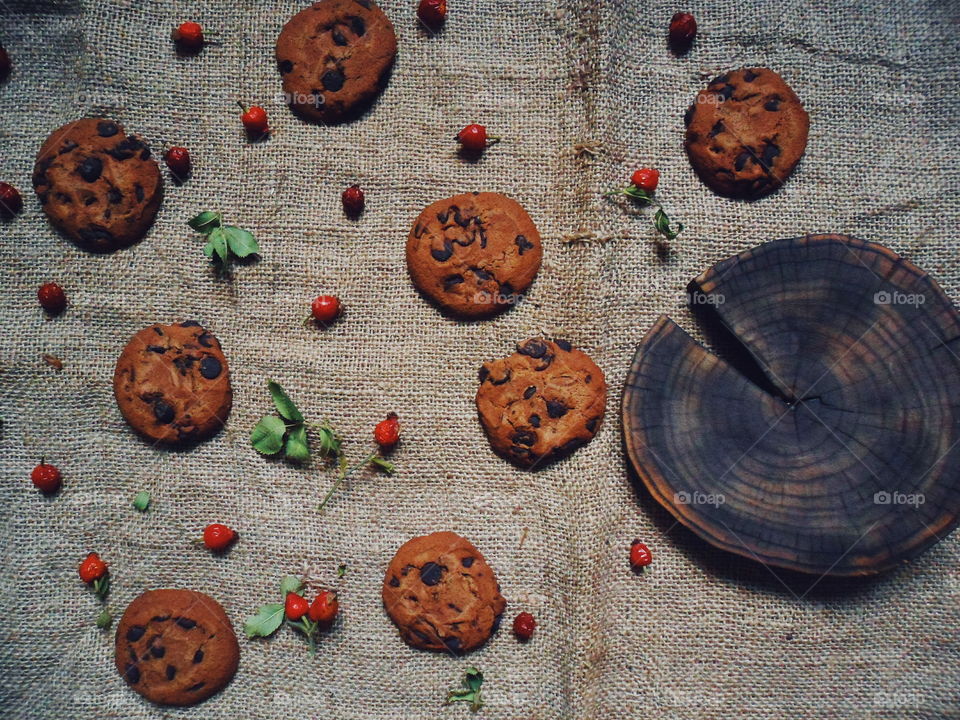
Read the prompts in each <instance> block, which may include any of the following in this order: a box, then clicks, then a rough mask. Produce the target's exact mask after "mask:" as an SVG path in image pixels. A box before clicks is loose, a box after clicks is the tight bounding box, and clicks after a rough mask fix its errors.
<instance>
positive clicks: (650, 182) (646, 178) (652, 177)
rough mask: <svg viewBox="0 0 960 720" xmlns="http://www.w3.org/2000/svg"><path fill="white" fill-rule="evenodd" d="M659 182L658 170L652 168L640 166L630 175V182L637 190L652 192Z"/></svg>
mask: <svg viewBox="0 0 960 720" xmlns="http://www.w3.org/2000/svg"><path fill="white" fill-rule="evenodd" d="M659 182H660V171H659V170H654V169H653V168H640V169H639V170H637V171H636V172H635V173H633V175H631V176H630V183H631V184H632V185H633V186H634V187H635V188H637V189H638V190H643V191H645V192H648V193H651V194H652V193H653V192H654V191H655V190H656V189H657V184H658V183H659Z"/></svg>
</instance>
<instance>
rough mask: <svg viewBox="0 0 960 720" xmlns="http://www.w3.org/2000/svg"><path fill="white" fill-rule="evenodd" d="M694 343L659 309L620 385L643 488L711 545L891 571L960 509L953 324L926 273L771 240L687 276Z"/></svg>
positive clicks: (823, 244) (941, 531)
mask: <svg viewBox="0 0 960 720" xmlns="http://www.w3.org/2000/svg"><path fill="white" fill-rule="evenodd" d="M690 293H691V295H690V302H691V306H692V308H693V309H694V311H695V314H697V315H698V316H700V317H701V319H702V321H703V322H704V324H705V329H709V327H710V326H712V327H720V328H722V333H723V334H724V335H725V336H726V337H727V338H733V339H735V341H736V343H738V344H739V346H740V348H741V350H742V351H743V352H742V353H741V356H742V357H745V358H747V362H743V361H742V360H733V359H730V360H728V359H725V358H724V357H718V356H717V355H714V354H712V353H711V352H709V351H707V350H706V349H704V348H703V347H702V346H701V345H699V344H698V343H697V342H695V341H694V340H693V339H692V338H691V337H690V336H689V335H687V334H686V333H685V332H684V331H683V330H682V329H681V328H680V327H679V326H678V325H677V324H676V323H674V322H673V321H672V320H670V319H669V318H668V317H665V316H663V317H661V318H660V319H659V320H658V321H657V323H656V324H655V325H654V326H653V328H652V329H651V330H650V331H649V332H648V333H647V335H646V336H645V337H644V338H643V340H642V341H641V343H640V345H639V347H638V348H637V352H636V355H635V356H634V359H633V363H632V366H631V368H630V372H629V374H628V376H627V380H626V386H625V388H624V393H623V407H622V412H623V428H624V438H625V444H626V448H627V453H628V455H629V457H630V460H631V463H632V464H633V466H634V468H635V469H636V471H637V473H638V475H639V477H640V478H641V479H642V481H643V483H644V484H645V485H646V487H647V488H648V489H649V491H650V492H651V494H652V495H653V497H654V498H655V499H656V500H657V501H658V502H659V503H660V504H662V505H663V506H664V507H666V508H667V509H668V510H669V511H670V512H671V513H672V514H673V515H674V516H675V517H676V518H677V520H679V521H680V522H681V523H683V524H684V525H686V526H687V527H688V528H690V529H691V530H693V531H694V532H695V533H696V534H698V535H700V536H701V537H703V538H704V539H705V540H707V541H708V542H710V543H711V544H713V545H714V546H716V547H719V548H722V549H724V550H728V551H731V552H734V553H737V554H740V555H743V556H746V557H749V558H752V559H754V560H757V561H759V562H762V563H764V564H767V565H770V566H777V567H784V568H789V569H792V570H797V571H801V572H806V573H814V574H817V575H835V576H851V575H869V574H873V573H877V572H881V571H883V570H887V569H889V568H891V567H893V566H895V565H897V564H898V563H900V562H902V561H904V560H906V559H908V558H911V557H913V556H915V555H917V554H918V553H920V552H922V551H923V550H925V549H927V548H928V547H930V546H931V545H933V544H934V543H935V542H937V541H938V540H940V539H942V538H944V537H945V536H946V535H947V534H948V533H949V532H950V531H951V530H952V529H953V528H954V527H955V526H956V525H957V521H958V515H960V357H958V355H960V320H958V315H957V312H956V310H955V309H954V307H953V305H952V304H951V302H950V300H949V299H948V298H947V297H946V296H945V295H944V293H943V291H942V290H941V289H940V287H939V286H938V285H937V284H936V282H934V281H933V280H932V279H931V278H930V277H928V276H927V275H926V273H924V272H923V271H921V270H919V269H918V268H917V267H915V266H914V265H912V264H911V263H910V262H908V261H906V260H904V259H903V258H901V257H899V256H898V255H897V254H896V253H894V252H892V251H891V250H889V249H888V248H886V247H883V246H882V245H877V244H874V243H868V242H863V241H860V240H855V239H853V238H850V237H846V236H842V235H808V236H806V237H802V238H796V239H789V240H777V241H774V242H770V243H767V244H765V245H761V246H760V247H757V248H754V249H753V250H749V251H746V252H744V253H741V254H739V255H737V256H735V257H732V258H729V259H727V260H724V261H723V262H721V263H719V264H717V265H715V266H714V267H712V268H710V269H709V270H707V271H706V272H705V273H703V274H702V275H701V276H700V277H698V278H696V279H695V280H694V281H693V282H692V283H691V285H690Z"/></svg>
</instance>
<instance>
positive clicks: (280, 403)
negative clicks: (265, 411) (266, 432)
mask: <svg viewBox="0 0 960 720" xmlns="http://www.w3.org/2000/svg"><path fill="white" fill-rule="evenodd" d="M267 389H268V390H269V391H270V397H272V398H273V404H274V405H275V406H276V408H277V412H278V413H280V414H281V415H282V416H283V417H285V418H286V419H287V420H289V421H290V422H294V423H302V422H303V414H302V413H301V412H300V410H298V409H297V406H296V405H294V404H293V400H291V399H290V396H289V395H287V393H286V391H285V390H284V389H283V388H282V387H280V384H279V383H275V382H274V381H273V380H269V381H268V382H267Z"/></svg>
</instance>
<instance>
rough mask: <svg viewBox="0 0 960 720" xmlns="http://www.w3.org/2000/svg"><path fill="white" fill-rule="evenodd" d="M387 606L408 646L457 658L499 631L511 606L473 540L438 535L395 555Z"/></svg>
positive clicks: (409, 543)
mask: <svg viewBox="0 0 960 720" xmlns="http://www.w3.org/2000/svg"><path fill="white" fill-rule="evenodd" d="M383 605H384V607H385V608H386V610H387V614H388V615H389V616H390V619H391V620H393V622H394V623H396V625H397V627H398V628H399V630H400V635H401V637H403V639H404V640H406V642H407V643H408V644H410V645H412V646H413V647H415V648H420V649H421V650H433V651H435V652H451V653H454V654H459V653H465V652H469V651H470V650H474V649H476V648H478V647H480V646H481V645H483V644H484V643H485V642H486V641H487V640H488V639H489V637H490V635H492V634H493V633H494V632H496V630H497V628H498V627H499V625H500V616H501V615H502V614H503V611H504V609H505V608H506V607H507V601H506V600H504V599H503V596H502V595H501V594H500V585H499V583H497V578H496V576H495V575H494V574H493V570H491V569H490V566H489V565H487V561H486V560H484V558H483V555H481V554H480V551H479V550H477V548H475V547H474V546H473V544H472V543H471V542H470V541H469V540H466V539H464V538H462V537H460V536H459V535H457V534H455V533H452V532H435V533H433V534H431V535H425V536H423V537H416V538H413V539H412V540H408V541H407V542H405V543H404V544H403V545H402V546H401V547H400V549H399V550H397V554H396V555H395V556H394V558H393V560H391V561H390V565H389V567H388V568H387V574H386V576H385V577H384V579H383Z"/></svg>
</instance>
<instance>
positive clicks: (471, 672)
mask: <svg viewBox="0 0 960 720" xmlns="http://www.w3.org/2000/svg"><path fill="white" fill-rule="evenodd" d="M466 673H467V674H466V677H465V678H464V680H463V684H464V685H465V686H466V688H467V689H466V690H451V691H450V692H449V693H448V694H447V704H448V705H449V704H450V703H455V702H468V703H470V709H471V710H472V711H473V712H476V711H477V710H479V709H480V708H481V707H483V700H482V699H481V698H480V686H481V685H483V673H482V672H480V671H479V670H477V669H476V668H472V667H469V668H467V670H466Z"/></svg>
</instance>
